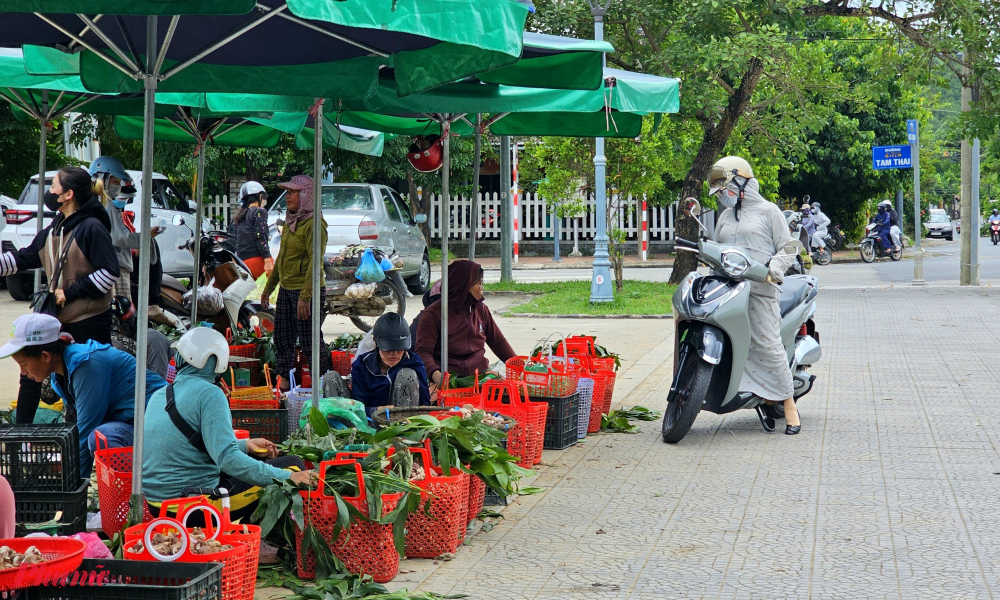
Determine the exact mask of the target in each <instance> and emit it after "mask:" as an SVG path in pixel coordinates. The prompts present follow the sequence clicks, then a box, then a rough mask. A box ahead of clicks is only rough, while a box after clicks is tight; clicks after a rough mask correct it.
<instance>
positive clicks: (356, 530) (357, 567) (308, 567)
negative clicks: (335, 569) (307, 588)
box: [295, 459, 403, 583]
mask: <svg viewBox="0 0 1000 600" xmlns="http://www.w3.org/2000/svg"><path fill="white" fill-rule="evenodd" d="M341 465H353V466H354V469H355V472H356V473H357V479H358V496H357V497H354V498H350V497H345V498H344V501H345V502H350V503H351V504H352V505H354V507H355V508H357V509H358V510H359V511H360V512H361V514H363V515H366V516H367V515H368V497H367V493H366V491H365V481H364V475H363V474H362V472H361V465H360V464H358V462H357V461H355V460H351V459H338V460H325V461H323V462H321V463H320V465H319V480H320V485H319V486H318V489H317V490H315V491H302V492H299V495H301V496H302V508H303V516H304V517H305V520H306V524H310V523H311V524H312V525H313V526H315V527H316V529H317V530H318V531H319V532H320V534H321V535H322V536H323V537H324V538H325V539H326V541H327V542H328V543H329V544H330V549H331V550H333V554H334V555H335V556H336V557H337V558H339V559H340V560H342V561H343V562H344V566H345V567H347V570H348V571H350V572H351V573H364V574H366V575H371V577H372V579H373V580H375V581H376V582H377V583H386V582H389V581H392V579H393V578H394V577H395V576H396V575H397V574H398V573H399V553H398V552H396V546H395V543H394V542H393V539H392V525H391V524H387V525H380V524H378V523H373V522H371V521H360V520H353V521H351V527H350V529H349V530H348V531H342V532H340V536H339V537H338V538H337V539H336V540H334V539H333V529H334V524H335V523H336V521H337V501H336V499H335V498H334V497H333V496H327V495H326V490H325V489H324V486H323V483H322V482H323V481H325V480H326V470H327V468H328V467H331V466H341ZM402 496H403V495H402V494H384V495H383V496H382V516H385V515H387V514H389V513H390V512H392V511H393V509H395V508H396V505H397V504H399V500H400V498H402ZM302 538H303V532H302V530H301V529H299V528H298V527H296V528H295V547H296V550H297V554H298V565H297V566H298V575H299V577H303V578H307V579H311V578H313V577H315V576H316V555H315V554H314V553H313V552H312V551H309V552H304V551H303V548H302Z"/></svg>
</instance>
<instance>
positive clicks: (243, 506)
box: [142, 327, 317, 521]
mask: <svg viewBox="0 0 1000 600" xmlns="http://www.w3.org/2000/svg"><path fill="white" fill-rule="evenodd" d="M174 347H175V349H176V351H177V354H176V357H175V360H176V362H177V378H176V379H174V383H173V384H171V385H169V386H164V387H163V388H162V389H159V390H157V392H156V393H155V394H153V395H152V397H151V398H150V399H149V403H148V405H147V406H146V417H145V423H144V426H143V435H144V438H143V439H144V442H143V443H144V451H143V454H142V491H143V494H144V495H145V497H146V500H147V502H148V503H149V509H150V512H151V513H153V515H154V516H158V515H159V512H160V505H161V504H162V502H163V501H164V500H168V499H172V498H180V497H183V496H184V494H183V493H182V492H183V490H184V489H185V488H203V489H216V488H220V487H222V488H226V489H227V490H228V491H229V495H230V502H231V508H232V518H233V520H234V521H236V520H238V519H241V518H242V519H247V518H249V517H250V515H252V514H253V511H254V510H255V509H256V507H257V503H258V500H259V498H258V492H259V491H260V488H262V487H264V486H266V485H268V484H270V483H271V482H272V480H275V479H277V480H279V481H284V480H286V479H291V480H292V481H293V482H295V483H300V484H313V483H315V482H316V480H317V473H316V471H306V470H304V463H303V462H302V460H301V459H300V458H298V457H297V456H283V457H279V456H278V448H277V446H275V444H274V443H272V442H270V441H268V440H265V439H261V438H256V439H250V440H238V439H236V434H235V433H234V432H233V418H232V414H231V413H230V412H229V401H228V400H227V399H226V395H225V394H224V393H223V392H222V390H221V389H220V388H219V387H218V386H217V385H216V384H215V380H216V378H217V377H218V376H219V375H221V374H222V373H224V372H225V371H226V368H227V367H228V365H229V343H228V342H227V341H226V338H225V337H224V336H223V335H222V334H221V333H219V332H218V331H215V330H214V329H211V328H209V327H196V328H194V329H192V330H191V331H188V332H187V333H185V334H184V335H183V336H181V338H180V339H179V340H177V342H176V343H175V344H174ZM250 455H253V456H254V457H258V458H260V459H261V460H258V458H254V457H251V456H250Z"/></svg>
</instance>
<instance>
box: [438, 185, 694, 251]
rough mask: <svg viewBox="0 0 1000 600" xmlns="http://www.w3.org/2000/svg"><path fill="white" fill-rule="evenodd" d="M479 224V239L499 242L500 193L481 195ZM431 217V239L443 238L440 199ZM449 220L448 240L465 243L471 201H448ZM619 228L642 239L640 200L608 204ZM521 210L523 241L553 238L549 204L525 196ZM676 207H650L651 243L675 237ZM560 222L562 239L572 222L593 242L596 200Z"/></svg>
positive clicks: (460, 198) (630, 236)
mask: <svg viewBox="0 0 1000 600" xmlns="http://www.w3.org/2000/svg"><path fill="white" fill-rule="evenodd" d="M479 197H480V198H479V215H478V221H479V225H478V227H477V231H476V239H500V208H501V206H502V204H501V201H500V195H499V194H480V195H479ZM430 204H431V214H430V215H428V219H427V221H428V226H429V227H430V231H431V236H432V237H434V238H440V237H441V223H442V221H441V215H442V210H441V196H440V194H434V195H432V196H431V203H430ZM449 207H450V221H449V236H448V238H449V239H455V240H466V239H468V238H469V237H470V235H471V228H470V223H471V222H472V218H471V215H472V198H469V197H463V196H453V197H452V199H451V201H450V202H449ZM615 207H617V209H618V210H617V211H616V212H615V213H614V218H615V219H617V226H618V228H619V229H621V230H622V231H624V232H625V233H626V235H627V238H628V239H630V240H636V239H639V237H640V232H641V228H642V216H641V210H642V203H641V198H639V199H634V198H632V197H631V196H629V198H628V199H627V200H625V201H624V202H621V203H616V202H614V201H612V202H609V203H608V210H613V209H614V208H615ZM518 208H519V209H520V213H521V215H520V216H521V220H520V223H519V227H518V229H519V231H520V232H521V238H520V239H522V240H544V239H552V235H553V226H554V222H555V220H557V218H556V217H554V215H553V214H552V213H551V212H549V206H548V202H547V201H546V200H545V198H541V197H539V196H538V195H536V194H522V195H521V196H520V197H519V198H518ZM674 208H675V207H674V205H669V206H650V207H649V208H648V213H649V214H648V227H649V239H650V240H660V241H666V240H672V239H673V238H674ZM558 220H559V239H561V240H572V239H573V221H574V220H576V224H577V228H578V231H579V236H580V238H579V239H581V240H589V239H593V238H594V237H595V236H596V234H597V226H596V219H595V203H594V198H593V197H590V198H587V200H586V202H585V203H584V211H583V213H582V214H580V215H579V216H577V217H563V218H562V219H558Z"/></svg>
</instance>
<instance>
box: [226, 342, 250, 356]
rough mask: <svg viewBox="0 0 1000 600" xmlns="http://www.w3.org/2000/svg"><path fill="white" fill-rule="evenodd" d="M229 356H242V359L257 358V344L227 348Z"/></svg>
mask: <svg viewBox="0 0 1000 600" xmlns="http://www.w3.org/2000/svg"><path fill="white" fill-rule="evenodd" d="M229 356H242V357H243V358H257V344H239V345H237V346H230V347H229Z"/></svg>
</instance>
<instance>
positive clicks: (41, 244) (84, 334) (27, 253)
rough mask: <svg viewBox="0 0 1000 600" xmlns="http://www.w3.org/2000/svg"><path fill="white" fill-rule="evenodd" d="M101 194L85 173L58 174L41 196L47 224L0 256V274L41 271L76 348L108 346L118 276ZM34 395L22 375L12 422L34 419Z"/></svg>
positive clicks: (33, 385)
mask: <svg viewBox="0 0 1000 600" xmlns="http://www.w3.org/2000/svg"><path fill="white" fill-rule="evenodd" d="M102 193H103V185H102V184H101V183H100V181H97V182H92V181H91V179H90V173H88V172H87V171H86V170H84V169H81V168H80V167H65V168H63V169H60V170H59V172H58V173H56V175H55V177H53V178H52V186H51V187H50V188H49V191H48V192H46V193H45V207H46V208H47V209H48V210H51V211H56V212H57V214H56V217H55V218H54V219H53V220H52V223H51V224H50V225H49V226H48V227H46V228H45V229H43V230H42V231H41V233H39V234H38V235H37V236H35V239H34V240H33V241H32V242H31V244H30V245H29V246H28V247H26V248H22V249H21V250H18V251H16V252H4V253H3V255H0V275H3V276H6V275H13V274H14V273H17V272H19V271H26V270H30V269H39V268H41V269H44V270H45V276H46V277H47V278H48V284H47V285H48V288H47V289H48V290H50V291H52V292H53V293H54V294H55V297H56V303H57V304H58V306H59V310H58V313H57V314H56V315H55V316H56V317H57V318H58V319H59V320H60V321H61V322H62V324H63V325H62V329H63V331H65V332H67V333H69V334H70V335H72V336H73V339H74V340H75V341H76V342H77V343H83V342H86V341H87V340H95V341H97V342H100V343H102V344H110V343H111V299H112V296H113V292H114V287H115V282H117V281H118V276H119V274H120V271H119V264H118V256H117V254H116V253H115V247H114V244H113V243H112V241H111V220H110V218H109V217H108V213H107V211H106V210H105V209H104V206H103V205H102V204H101V202H100V200H99V197H100V195H101V194H102ZM56 274H58V276H56ZM40 394H41V384H39V383H36V382H34V381H31V380H30V379H28V378H26V377H24V376H23V375H22V376H21V389H20V391H19V392H18V398H17V400H18V402H17V422H18V423H30V422H31V421H32V420H33V419H34V415H35V410H36V409H37V408H38V399H39V396H40Z"/></svg>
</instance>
